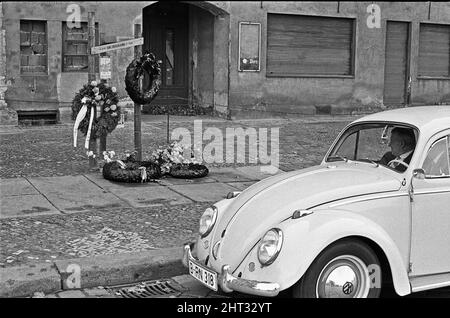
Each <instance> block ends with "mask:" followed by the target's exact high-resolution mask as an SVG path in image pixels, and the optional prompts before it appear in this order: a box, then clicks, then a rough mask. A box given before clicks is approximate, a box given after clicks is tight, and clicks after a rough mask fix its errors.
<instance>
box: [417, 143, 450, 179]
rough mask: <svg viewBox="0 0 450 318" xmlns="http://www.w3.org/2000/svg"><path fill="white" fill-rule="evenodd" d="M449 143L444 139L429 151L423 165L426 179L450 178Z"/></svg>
mask: <svg viewBox="0 0 450 318" xmlns="http://www.w3.org/2000/svg"><path fill="white" fill-rule="evenodd" d="M449 160H450V159H449V141H448V137H444V138H441V139H439V140H438V141H436V142H435V143H434V144H433V145H432V146H431V147H430V150H428V154H427V157H426V158H425V161H424V163H423V166H422V168H423V170H424V171H425V177H426V178H442V177H450V163H449Z"/></svg>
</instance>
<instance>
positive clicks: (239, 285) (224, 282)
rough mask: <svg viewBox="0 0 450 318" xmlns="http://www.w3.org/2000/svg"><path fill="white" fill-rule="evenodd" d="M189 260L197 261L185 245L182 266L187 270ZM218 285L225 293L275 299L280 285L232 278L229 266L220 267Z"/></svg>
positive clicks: (189, 248)
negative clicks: (234, 292)
mask: <svg viewBox="0 0 450 318" xmlns="http://www.w3.org/2000/svg"><path fill="white" fill-rule="evenodd" d="M189 259H192V260H195V261H197V260H196V259H195V258H194V257H193V256H192V254H191V247H190V246H189V245H185V246H184V255H183V265H184V266H185V267H187V268H189ZM197 262H198V261H197ZM218 284H219V286H220V288H221V289H222V290H223V291H224V292H226V293H231V292H233V291H237V292H240V293H244V294H250V295H256V296H264V297H275V296H277V295H278V293H279V292H280V285H279V284H277V283H270V282H260V281H255V280H248V279H243V278H240V277H235V276H233V275H232V274H231V269H230V265H223V266H222V271H221V272H220V273H218Z"/></svg>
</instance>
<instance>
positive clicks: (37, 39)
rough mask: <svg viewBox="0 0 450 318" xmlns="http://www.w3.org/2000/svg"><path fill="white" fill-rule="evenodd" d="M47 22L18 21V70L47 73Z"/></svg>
mask: <svg viewBox="0 0 450 318" xmlns="http://www.w3.org/2000/svg"><path fill="white" fill-rule="evenodd" d="M46 25H47V23H46V22H45V21H31V20H28V21H27V20H21V21H20V72H21V73H22V74H26V73H31V74H35V73H42V74H46V73H47V31H46V28H47V26H46Z"/></svg>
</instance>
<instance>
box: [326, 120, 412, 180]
mask: <svg viewBox="0 0 450 318" xmlns="http://www.w3.org/2000/svg"><path fill="white" fill-rule="evenodd" d="M417 137H418V131H417V130H416V129H414V128H411V127H409V126H404V125H398V124H388V123H366V124H358V125H354V126H351V127H349V128H348V129H347V130H346V131H345V132H344V133H343V134H342V136H341V137H340V139H339V140H338V142H337V143H336V145H335V146H334V148H333V150H332V151H331V152H330V154H329V156H328V157H327V158H326V160H325V161H326V162H334V161H347V162H349V161H361V162H368V163H371V164H374V165H377V166H378V165H381V166H384V167H387V168H389V169H392V170H394V171H397V172H399V173H402V172H404V171H406V170H407V169H408V167H409V162H410V160H411V158H412V155H413V153H414V150H415V145H416V141H417Z"/></svg>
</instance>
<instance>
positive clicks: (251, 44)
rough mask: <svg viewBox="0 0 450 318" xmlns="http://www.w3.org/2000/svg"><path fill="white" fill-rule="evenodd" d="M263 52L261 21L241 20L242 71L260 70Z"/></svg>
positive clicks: (239, 68)
mask: <svg viewBox="0 0 450 318" xmlns="http://www.w3.org/2000/svg"><path fill="white" fill-rule="evenodd" d="M260 54H261V23H252V22H239V67H238V70H239V71H240V72H259V71H260Z"/></svg>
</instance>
